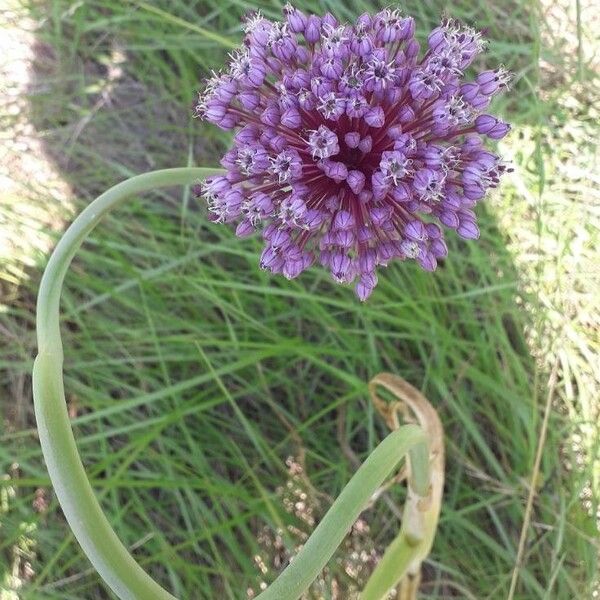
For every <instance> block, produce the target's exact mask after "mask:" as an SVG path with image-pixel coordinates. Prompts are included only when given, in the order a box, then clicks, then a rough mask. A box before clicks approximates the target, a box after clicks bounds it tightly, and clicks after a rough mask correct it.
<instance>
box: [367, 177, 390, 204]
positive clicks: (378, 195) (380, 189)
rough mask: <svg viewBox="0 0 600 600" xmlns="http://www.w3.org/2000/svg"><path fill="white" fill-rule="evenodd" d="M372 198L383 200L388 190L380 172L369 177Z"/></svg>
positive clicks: (385, 180)
mask: <svg viewBox="0 0 600 600" xmlns="http://www.w3.org/2000/svg"><path fill="white" fill-rule="evenodd" d="M371 187H372V190H373V198H375V200H383V199H384V198H385V196H386V194H387V193H388V190H389V189H390V185H389V183H388V182H387V178H386V176H385V175H384V174H383V173H382V172H381V171H374V172H373V174H372V175H371Z"/></svg>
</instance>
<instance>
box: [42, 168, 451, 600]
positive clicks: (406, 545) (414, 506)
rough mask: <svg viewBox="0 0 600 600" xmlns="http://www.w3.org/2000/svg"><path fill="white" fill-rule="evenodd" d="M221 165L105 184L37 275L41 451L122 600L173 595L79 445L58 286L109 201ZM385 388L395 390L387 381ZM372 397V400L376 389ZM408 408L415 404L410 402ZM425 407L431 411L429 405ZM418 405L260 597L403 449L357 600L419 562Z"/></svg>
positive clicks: (326, 555)
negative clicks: (402, 482) (113, 518)
mask: <svg viewBox="0 0 600 600" xmlns="http://www.w3.org/2000/svg"><path fill="white" fill-rule="evenodd" d="M220 171H221V170H220V169H207V168H192V167H189V168H179V169H165V170H160V171H153V172H150V173H146V174H143V175H139V176H136V177H133V178H131V179H128V180H126V181H124V182H122V183H119V184H118V185H116V186H114V187H113V188H111V189H109V190H108V191H106V192H105V193H104V194H102V195H101V196H99V197H98V198H97V199H96V200H94V201H93V202H92V203H91V204H90V205H89V206H88V207H87V208H86V209H85V210H84V211H83V212H82V213H81V214H80V215H79V216H78V217H77V218H76V219H75V221H74V222H73V223H72V225H71V226H70V227H69V228H68V230H67V231H66V232H65V234H64V235H63V237H62V239H61V240H60V242H59V243H58V245H57V246H56V248H55V250H54V252H53V254H52V256H51V257H50V260H49V262H48V265H47V267H46V270H45V272H44V275H43V277H42V281H41V284H40V290H39V296H38V304H37V339H38V356H37V358H36V360H35V364H34V369H33V396H34V404H35V415H36V420H37V424H38V431H39V436H40V442H41V445H42V451H43V454H44V458H45V460H46V465H47V467H48V472H49V474H50V478H51V480H52V483H53V486H54V489H55V491H56V495H57V497H58V500H59V502H60V505H61V508H62V510H63V513H64V515H65V517H66V519H67V521H68V523H69V525H70V527H71V529H72V531H73V533H74V535H75V537H76V538H77V540H78V542H79V543H80V544H81V547H82V548H83V550H84V552H85V554H86V555H87V556H88V558H89V559H90V561H91V562H92V564H93V565H94V567H95V568H96V570H97V571H98V573H99V574H100V576H101V577H102V578H103V579H104V581H105V582H106V583H107V584H108V586H109V587H110V588H111V589H112V590H113V592H114V593H115V594H116V595H117V596H118V597H119V598H121V599H122V600H149V599H153V600H174V596H173V595H171V594H170V593H169V592H167V591H166V590H164V589H163V588H162V587H161V586H160V585H158V584H157V583H156V582H155V581H154V580H153V579H152V578H151V577H150V576H149V575H148V574H147V573H146V572H145V571H144V570H143V569H142V568H141V567H140V566H139V565H138V564H137V562H136V561H135V559H134V558H133V557H132V556H131V554H130V553H129V551H128V550H127V549H126V548H125V546H124V545H123V544H122V543H121V541H120V540H119V538H118V537H117V535H116V533H115V532H114V531H113V529H112V527H111V525H110V523H109V521H108V519H107V518H106V516H105V515H104V513H103V512H102V509H101V507H100V505H99V503H98V500H97V499H96V496H95V494H94V491H93V488H92V486H91V484H90V482H89V480H88V478H87V475H86V472H85V469H84V466H83V464H82V461H81V458H80V456H79V454H78V451H77V446H76V443H75V438H74V435H73V431H72V428H71V425H70V422H69V416H68V413H67V407H66V402H65V392H64V384H63V374H62V369H63V351H62V342H61V337H60V319H59V307H60V295H61V289H62V285H63V281H64V278H65V275H66V273H67V270H68V267H69V265H70V263H71V261H72V259H73V257H74V255H75V253H76V251H77V249H78V248H79V246H80V245H81V244H82V242H83V241H84V240H85V238H86V237H87V235H88V234H89V233H90V232H91V231H92V230H93V229H94V227H95V226H96V225H97V224H98V222H99V221H100V220H101V218H102V217H103V216H104V215H105V214H107V213H108V212H109V211H110V210H111V209H113V208H115V207H116V206H118V205H119V204H122V203H124V202H125V201H126V200H127V199H128V198H129V197H131V196H132V195H135V194H140V193H142V192H146V191H150V190H154V189H156V188H159V187H166V186H174V185H189V184H191V183H193V182H194V181H196V180H198V179H199V178H204V177H206V176H210V175H213V174H217V173H219V172H220ZM380 383H381V382H380ZM383 385H386V383H385V382H384V383H383ZM388 387H389V386H388ZM392 387H393V386H392ZM390 390H391V391H393V389H392V388H390ZM405 400H406V399H405ZM374 401H375V402H376V405H377V400H376V396H374ZM425 402H426V401H425ZM427 406H429V405H428V404H427ZM411 408H413V410H415V408H414V406H413V405H411ZM421 409H423V406H421ZM429 410H431V411H433V409H431V407H430V406H429ZM415 412H416V414H417V417H418V420H419V425H416V424H408V425H404V426H402V427H399V426H398V427H392V428H393V429H395V430H394V431H392V433H390V434H389V435H388V436H387V437H386V438H385V439H384V440H383V441H382V442H381V443H380V445H379V446H377V448H376V449H375V450H374V451H373V452H372V454H371V455H370V456H369V457H368V458H367V460H366V461H365V462H364V464H363V465H362V466H361V467H360V468H359V469H358V471H357V472H356V474H355V475H354V476H353V477H352V479H351V480H350V481H349V483H348V484H347V486H346V487H345V488H344V490H343V491H342V493H341V494H340V496H339V497H338V498H337V500H336V501H335V502H334V504H333V505H332V507H331V508H330V510H329V511H328V512H327V514H326V515H325V517H324V518H323V519H322V521H321V522H320V523H319V525H318V526H317V528H316V529H315V531H314V532H313V534H312V535H311V537H310V538H309V540H308V541H307V542H306V544H305V545H304V547H303V548H302V550H301V551H300V552H299V553H298V555H297V556H296V557H295V558H294V560H293V561H292V562H291V563H290V565H289V566H288V567H287V568H286V569H285V570H284V571H283V572H282V573H281V575H280V576H279V577H278V578H277V579H276V580H275V582H274V583H273V584H272V585H271V586H270V587H269V588H268V589H267V590H265V591H264V592H263V593H262V594H261V595H260V596H259V598H261V599H262V600H275V599H277V600H294V599H296V598H299V597H300V596H301V594H302V593H303V592H304V591H305V590H306V589H307V588H308V586H309V585H310V584H311V583H312V581H313V580H314V579H315V578H316V577H317V575H318V574H319V572H320V571H321V570H322V568H323V567H324V566H325V564H326V563H327V561H328V560H329V559H330V558H331V556H332V555H333V553H334V551H335V550H336V548H337V547H338V545H339V544H340V543H341V542H342V540H343V538H344V536H345V535H346V533H347V532H348V530H349V529H350V528H351V526H352V524H353V523H354V521H355V520H356V519H357V518H358V516H359V514H360V513H361V511H363V510H364V508H365V507H366V506H367V505H368V503H369V501H370V500H371V499H372V498H373V497H374V495H375V494H376V493H377V491H378V490H379V489H380V486H381V485H382V484H383V482H384V481H385V479H386V478H387V477H388V476H389V475H390V473H391V472H392V471H393V470H394V468H395V467H396V466H397V464H398V463H399V462H400V461H401V460H402V459H403V458H404V457H405V456H406V457H408V459H409V461H408V462H409V499H408V503H407V507H406V510H405V519H404V523H403V528H402V531H401V533H400V535H399V537H398V538H397V539H396V540H395V541H394V543H393V544H392V546H391V547H390V549H388V552H386V554H385V556H384V558H383V560H382V563H381V565H380V566H379V567H378V568H377V569H376V570H375V572H374V574H373V577H372V580H371V581H370V582H369V583H368V584H367V587H366V589H365V592H364V594H363V597H362V598H363V600H381V599H383V598H385V597H386V596H387V593H388V591H389V590H390V588H391V587H393V586H394V585H396V583H397V581H398V579H399V578H400V577H401V576H402V575H403V574H404V573H405V572H406V571H407V570H409V569H411V568H412V569H414V567H415V565H416V566H417V568H418V565H419V564H420V561H421V560H423V558H424V557H425V556H426V555H427V553H428V552H429V548H430V547H431V542H432V540H433V534H434V532H435V526H436V523H437V515H438V513H439V502H440V498H441V487H440V486H441V485H443V449H442V450H441V452H442V453H441V469H442V475H441V483H440V479H439V460H438V462H437V463H435V460H434V463H432V464H433V466H434V469H433V478H432V476H431V475H430V449H429V445H430V444H429V440H428V438H431V436H432V435H433V436H435V435H437V436H438V437H437V438H435V437H434V438H431V439H434V440H435V439H437V442H436V443H437V444H438V446H435V445H434V446H433V447H434V448H438V450H437V451H438V453H439V439H441V438H440V437H439V435H440V432H439V431H435V430H434V429H432V428H431V426H430V425H431V423H430V422H428V421H427V419H425V420H423V419H422V418H421V415H420V414H419V412H418V410H415ZM389 414H390V415H392V414H394V413H393V411H392V412H390V413H389ZM390 418H395V417H390ZM436 418H437V417H436ZM440 431H441V427H440ZM438 458H439V454H438Z"/></svg>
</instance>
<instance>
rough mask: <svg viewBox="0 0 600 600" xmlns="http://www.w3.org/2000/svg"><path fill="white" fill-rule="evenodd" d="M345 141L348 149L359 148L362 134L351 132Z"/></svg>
mask: <svg viewBox="0 0 600 600" xmlns="http://www.w3.org/2000/svg"><path fill="white" fill-rule="evenodd" d="M344 141H345V142H346V146H348V148H358V144H359V143H360V133H358V131H351V132H350V133H347V134H346V135H345V136H344Z"/></svg>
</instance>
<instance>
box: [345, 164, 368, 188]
mask: <svg viewBox="0 0 600 600" xmlns="http://www.w3.org/2000/svg"><path fill="white" fill-rule="evenodd" d="M346 183H347V184H348V186H349V187H350V189H351V190H352V191H353V192H354V193H355V194H360V193H361V192H362V190H363V188H364V187H365V174H364V173H363V172H362V171H357V170H355V169H354V170H352V171H349V172H348V177H347V178H346Z"/></svg>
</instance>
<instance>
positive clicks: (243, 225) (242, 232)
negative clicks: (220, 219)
mask: <svg viewBox="0 0 600 600" xmlns="http://www.w3.org/2000/svg"><path fill="white" fill-rule="evenodd" d="M253 233H254V226H253V225H252V223H251V222H250V219H244V220H243V221H240V222H239V224H238V226H237V227H236V229H235V235H237V236H238V237H247V236H249V235H252V234H253Z"/></svg>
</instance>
